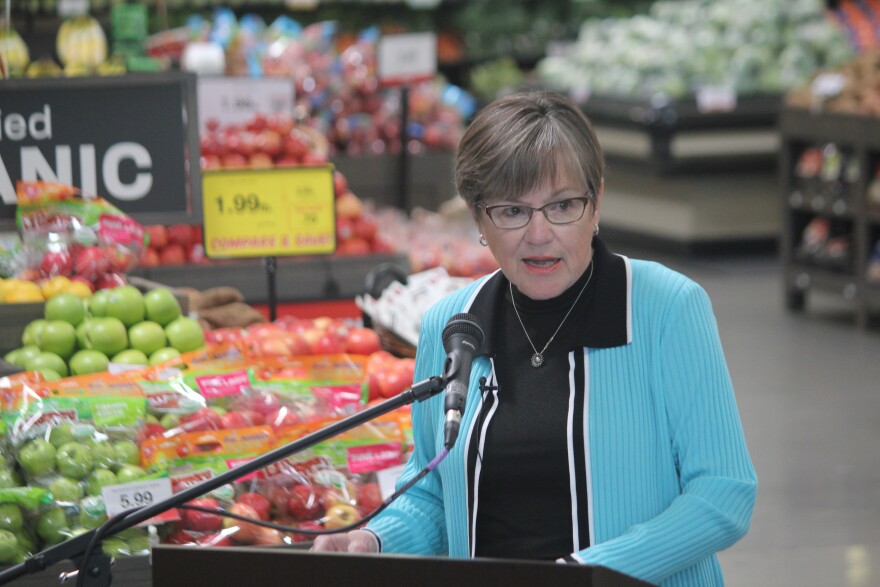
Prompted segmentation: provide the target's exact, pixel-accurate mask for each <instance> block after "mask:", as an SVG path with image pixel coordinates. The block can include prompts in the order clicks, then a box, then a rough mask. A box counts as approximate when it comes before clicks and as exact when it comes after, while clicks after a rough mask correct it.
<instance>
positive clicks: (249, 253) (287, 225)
mask: <svg viewBox="0 0 880 587" xmlns="http://www.w3.org/2000/svg"><path fill="white" fill-rule="evenodd" d="M202 193H203V201H202V210H203V213H204V230H205V253H206V254H207V255H208V257H272V256H284V255H319V254H328V253H332V252H333V251H335V250H336V208H335V196H334V193H333V166H332V165H326V166H322V167H288V168H278V169H253V170H250V169H241V170H233V169H228V170H216V171H206V172H204V174H203V177H202Z"/></svg>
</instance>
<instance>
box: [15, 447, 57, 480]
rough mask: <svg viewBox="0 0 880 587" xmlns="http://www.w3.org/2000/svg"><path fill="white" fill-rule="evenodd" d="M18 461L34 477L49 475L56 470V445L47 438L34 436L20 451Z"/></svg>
mask: <svg viewBox="0 0 880 587" xmlns="http://www.w3.org/2000/svg"><path fill="white" fill-rule="evenodd" d="M18 462H19V463H20V464H21V468H22V469H24V471H25V473H27V474H28V475H31V476H32V477H42V476H43V475H48V474H49V473H51V472H52V471H54V470H55V447H54V446H52V444H51V443H49V441H47V440H43V439H42V438H34V439H33V440H30V441H28V442H27V444H25V445H24V446H22V447H21V450H19V451H18Z"/></svg>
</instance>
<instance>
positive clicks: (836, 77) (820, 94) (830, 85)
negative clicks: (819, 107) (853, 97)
mask: <svg viewBox="0 0 880 587" xmlns="http://www.w3.org/2000/svg"><path fill="white" fill-rule="evenodd" d="M845 86H846V76H845V75H843V74H842V73H834V72H826V73H820V74H819V75H817V76H816V79H814V80H813V83H812V84H810V92H811V93H812V94H813V95H814V96H816V97H817V98H833V97H834V96H836V95H838V94H839V93H840V92H842V91H843V88H844V87H845Z"/></svg>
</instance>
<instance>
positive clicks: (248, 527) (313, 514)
mask: <svg viewBox="0 0 880 587" xmlns="http://www.w3.org/2000/svg"><path fill="white" fill-rule="evenodd" d="M381 504H382V495H381V492H380V490H379V484H378V482H377V481H376V477H375V474H373V473H365V474H358V475H347V474H346V473H343V472H341V471H338V470H336V469H333V468H332V465H330V464H329V463H327V462H325V461H323V459H320V458H316V459H311V460H310V461H307V462H304V463H299V464H297V465H292V464H290V463H282V464H280V465H278V466H277V467H274V470H273V473H272V474H271V475H269V474H261V475H259V476H258V477H257V478H255V479H253V480H250V481H247V482H243V483H238V484H237V485H236V497H235V498H234V500H233V501H232V503H228V504H222V503H221V502H220V501H219V500H218V499H216V498H215V497H203V498H199V499H195V500H192V501H190V502H189V505H195V506H200V507H204V508H209V509H218V508H222V509H226V510H227V511H229V512H230V513H233V514H237V515H239V516H243V517H245V518H249V519H253V520H260V521H264V522H273V523H276V524H281V525H283V526H287V527H290V528H296V529H302V530H332V529H338V528H342V527H345V526H348V525H351V524H356V523H357V522H358V521H359V520H361V519H362V518H363V517H364V516H366V515H367V514H369V513H370V512H372V511H373V510H375V509H376V508H378V507H379V506H380V505H381ZM311 539H312V536H309V535H307V534H300V533H296V532H289V533H282V532H280V531H278V530H275V529H269V528H265V527H262V526H259V525H256V524H250V523H248V522H244V521H241V520H237V519H235V518H229V517H223V516H221V515H220V514H213V513H207V512H201V511H196V510H189V509H185V508H182V509H181V520H180V522H179V523H178V524H176V525H173V526H172V527H171V528H170V531H169V533H167V534H166V536H165V538H164V540H163V542H165V543H170V544H190V545H199V546H242V545H275V544H284V543H286V544H289V543H294V542H305V541H309V540H311Z"/></svg>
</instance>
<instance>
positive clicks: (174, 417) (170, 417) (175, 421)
mask: <svg viewBox="0 0 880 587" xmlns="http://www.w3.org/2000/svg"><path fill="white" fill-rule="evenodd" d="M159 424H161V425H162V426H164V427H165V430H171V429H172V428H177V427H178V426H180V414H172V413H170V412H169V413H167V414H163V415H162V418H161V419H160V420H159Z"/></svg>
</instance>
